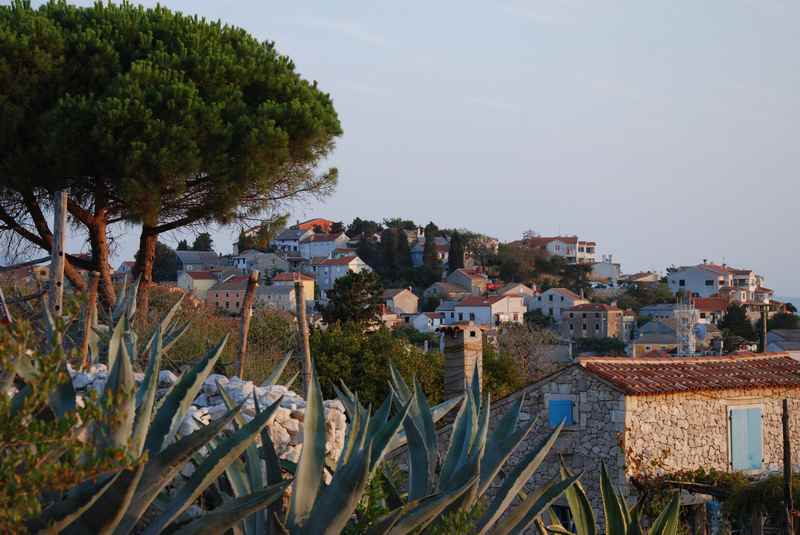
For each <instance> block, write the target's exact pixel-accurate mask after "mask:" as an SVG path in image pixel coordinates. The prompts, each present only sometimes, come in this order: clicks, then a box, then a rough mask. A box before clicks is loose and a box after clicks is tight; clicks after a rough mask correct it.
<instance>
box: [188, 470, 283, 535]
mask: <svg viewBox="0 0 800 535" xmlns="http://www.w3.org/2000/svg"><path fill="white" fill-rule="evenodd" d="M288 484H289V482H288V481H287V482H285V483H278V484H276V485H271V486H269V487H267V488H265V489H263V490H258V491H255V492H253V493H252V494H250V495H248V496H244V497H242V498H236V499H234V500H230V501H229V502H228V503H226V504H224V505H222V506H220V507H217V508H216V509H214V510H213V511H211V512H210V513H206V514H205V515H203V516H201V517H200V518H198V519H197V520H194V521H192V522H190V523H189V524H187V525H185V526H183V527H182V528H181V529H179V530H177V531H175V532H174V535H216V534H217V533H224V532H225V531H226V530H228V529H229V528H231V527H232V526H234V525H235V524H236V523H237V522H239V521H241V520H242V519H243V518H246V517H248V516H250V515H252V514H253V513H255V512H258V511H261V510H262V509H265V508H267V507H269V506H270V505H271V504H273V503H275V502H276V501H277V500H279V499H280V498H281V496H282V495H283V491H284V489H285V488H286V486H287V485H288Z"/></svg>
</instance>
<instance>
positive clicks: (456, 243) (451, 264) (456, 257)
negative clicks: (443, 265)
mask: <svg viewBox="0 0 800 535" xmlns="http://www.w3.org/2000/svg"><path fill="white" fill-rule="evenodd" d="M447 257H448V258H447V272H448V273H452V272H454V271H455V270H457V269H460V268H463V267H464V241H463V240H462V238H461V234H459V233H458V232H457V231H454V232H453V234H452V235H451V236H450V250H449V252H448V253H447Z"/></svg>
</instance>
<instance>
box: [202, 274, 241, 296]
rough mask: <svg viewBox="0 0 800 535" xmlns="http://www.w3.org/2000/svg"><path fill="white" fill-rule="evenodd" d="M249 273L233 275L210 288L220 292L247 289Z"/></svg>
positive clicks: (211, 290)
mask: <svg viewBox="0 0 800 535" xmlns="http://www.w3.org/2000/svg"><path fill="white" fill-rule="evenodd" d="M249 278H250V277H248V276H247V275H238V276H236V277H231V278H230V279H227V280H225V281H223V282H220V283H217V284H215V285H214V286H212V287H211V289H209V290H208V291H209V292H219V291H225V290H229V291H234V292H236V291H242V290H246V289H247V279H249Z"/></svg>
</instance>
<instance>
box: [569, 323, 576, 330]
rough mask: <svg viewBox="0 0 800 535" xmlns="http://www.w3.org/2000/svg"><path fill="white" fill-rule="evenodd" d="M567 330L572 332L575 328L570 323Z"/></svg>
mask: <svg viewBox="0 0 800 535" xmlns="http://www.w3.org/2000/svg"><path fill="white" fill-rule="evenodd" d="M569 330H570V331H574V330H575V327H574V326H573V325H572V324H571V323H570V324H569Z"/></svg>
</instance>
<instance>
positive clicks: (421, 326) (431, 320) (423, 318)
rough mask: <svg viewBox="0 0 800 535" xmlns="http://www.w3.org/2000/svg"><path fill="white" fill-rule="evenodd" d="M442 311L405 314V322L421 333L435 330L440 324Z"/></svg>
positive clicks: (442, 315)
mask: <svg viewBox="0 0 800 535" xmlns="http://www.w3.org/2000/svg"><path fill="white" fill-rule="evenodd" d="M443 319H444V313H443V312H420V313H419V314H414V315H412V316H407V322H408V323H409V324H410V325H411V326H412V327H414V328H415V329H416V330H418V331H419V332H421V333H432V332H436V329H438V328H439V327H441V326H442V320H443Z"/></svg>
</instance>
